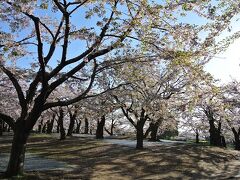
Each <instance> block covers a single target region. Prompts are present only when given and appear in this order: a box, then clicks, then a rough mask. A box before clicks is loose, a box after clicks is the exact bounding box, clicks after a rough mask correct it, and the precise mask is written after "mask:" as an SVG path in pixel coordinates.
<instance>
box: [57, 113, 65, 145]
mask: <svg viewBox="0 0 240 180" xmlns="http://www.w3.org/2000/svg"><path fill="white" fill-rule="evenodd" d="M59 113H60V115H59V119H58V123H59V130H60V140H64V139H66V133H65V129H64V125H63V110H62V109H60V110H59Z"/></svg>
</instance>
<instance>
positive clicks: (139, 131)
mask: <svg viewBox="0 0 240 180" xmlns="http://www.w3.org/2000/svg"><path fill="white" fill-rule="evenodd" d="M143 139H144V135H143V126H142V125H141V123H140V122H139V121H138V122H137V145H136V148H137V149H142V148H143Z"/></svg>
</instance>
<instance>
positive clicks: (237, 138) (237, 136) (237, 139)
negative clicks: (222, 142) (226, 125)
mask: <svg viewBox="0 0 240 180" xmlns="http://www.w3.org/2000/svg"><path fill="white" fill-rule="evenodd" d="M232 132H233V135H234V145H235V150H238V151H239V150H240V127H239V128H238V131H237V130H236V129H235V128H234V127H232Z"/></svg>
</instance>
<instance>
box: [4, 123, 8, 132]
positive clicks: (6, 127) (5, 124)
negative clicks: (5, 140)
mask: <svg viewBox="0 0 240 180" xmlns="http://www.w3.org/2000/svg"><path fill="white" fill-rule="evenodd" d="M7 129H8V125H7V123H5V122H3V132H7Z"/></svg>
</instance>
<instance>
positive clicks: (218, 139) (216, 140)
mask: <svg viewBox="0 0 240 180" xmlns="http://www.w3.org/2000/svg"><path fill="white" fill-rule="evenodd" d="M205 114H206V115H207V117H208V122H209V126H210V129H209V134H210V145H211V146H218V147H224V146H225V144H226V143H225V141H224V140H225V139H223V138H222V135H221V122H219V123H218V127H217V128H216V127H215V119H214V117H213V111H212V109H211V107H208V108H207V109H206V110H205Z"/></svg>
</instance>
